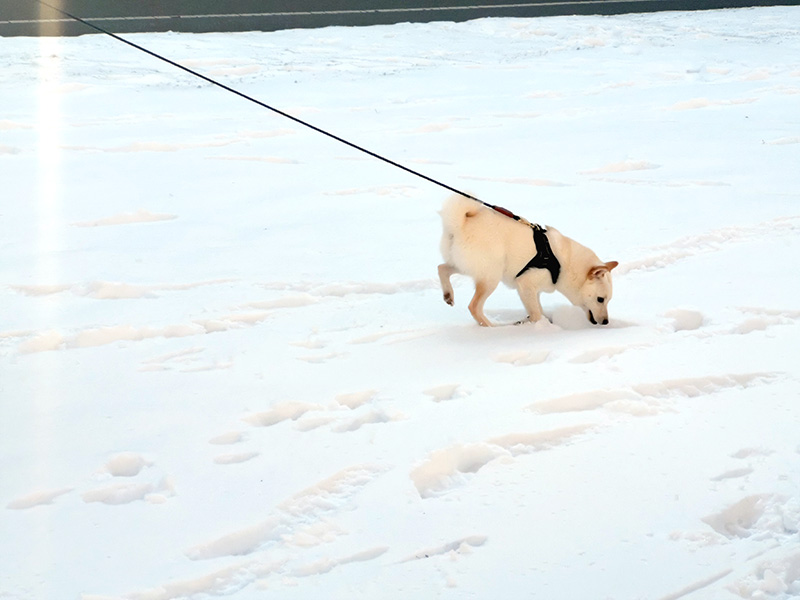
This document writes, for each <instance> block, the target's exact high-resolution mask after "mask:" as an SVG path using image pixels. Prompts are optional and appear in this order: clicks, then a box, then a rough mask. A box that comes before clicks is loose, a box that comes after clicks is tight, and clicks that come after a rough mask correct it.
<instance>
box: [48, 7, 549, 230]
mask: <svg viewBox="0 0 800 600" xmlns="http://www.w3.org/2000/svg"><path fill="white" fill-rule="evenodd" d="M36 1H37V2H38V3H39V4H41V5H42V6H45V7H47V8H49V9H50V10H53V11H55V12H57V13H59V14H61V15H63V16H65V17H67V18H69V19H72V20H74V21H77V22H78V23H82V24H83V25H86V26H87V27H89V28H91V29H94V30H95V31H97V32H99V33H102V34H104V35H107V36H109V37H111V38H114V39H115V40H117V41H118V42H122V43H123V44H126V45H128V46H130V47H132V48H135V49H136V50H139V51H140V52H144V53H145V54H148V55H150V56H152V57H153V58H156V59H158V60H160V61H162V62H165V63H167V64H168V65H171V66H173V67H175V68H177V69H180V70H181V71H185V72H186V73H189V74H190V75H193V76H194V77H197V78H198V79H202V80H203V81H205V82H207V83H210V84H212V85H215V86H217V87H218V88H221V89H223V90H225V91H226V92H230V93H231V94H234V95H235V96H239V97H240V98H243V99H244V100H248V101H249V102H252V103H253V104H256V105H257V106H260V107H261V108H265V109H267V110H269V111H272V112H273V113H275V114H277V115H280V116H281V117H284V118H286V119H289V120H290V121H293V122H295V123H297V124H298V125H302V126H303V127H307V128H308V129H311V130H312V131H316V132H317V133H321V134H322V135H324V136H327V137H329V138H331V139H333V140H336V141H337V142H339V143H341V144H344V145H345V146H349V147H350V148H352V149H354V150H358V151H359V152H362V153H364V154H366V155H368V156H371V157H372V158H376V159H378V160H380V161H383V162H385V163H387V164H389V165H391V166H393V167H396V168H398V169H400V170H402V171H405V172H406V173H410V174H411V175H415V176H416V177H419V178H420V179H424V180H425V181H428V182H429V183H433V184H434V185H438V186H439V187H442V188H444V189H446V190H448V191H450V192H453V193H456V194H458V195H460V196H464V197H465V198H469V199H470V200H474V201H475V202H479V203H480V204H483V205H484V206H486V207H488V208H490V209H492V210H494V211H495V212H498V213H500V214H502V215H505V216H506V217H509V218H511V219H514V220H515V221H518V222H520V223H522V224H523V225H527V226H528V227H530V228H531V229H533V230H534V231H536V229H537V228H538V229H542V228H541V227H540V226H539V225H536V224H534V223H531V222H530V221H528V220H527V219H525V218H524V217H520V216H518V215H515V214H514V213H512V212H511V211H510V210H508V209H505V208H503V207H501V206H495V205H494V204H489V203H488V202H484V201H483V200H481V199H480V198H476V197H475V196H473V195H472V194H468V193H466V192H464V191H462V190H459V189H457V188H455V187H453V186H450V185H447V184H446V183H443V182H441V181H439V180H438V179H434V178H433V177H430V176H428V175H425V174H424V173H420V172H419V171H416V170H414V169H412V168H410V167H407V166H405V165H403V164H401V163H399V162H397V161H394V160H392V159H390V158H387V157H385V156H382V155H381V154H378V153H377V152H373V151H372V150H368V149H367V148H364V147H363V146H359V145H358V144H355V143H353V142H351V141H349V140H346V139H345V138H343V137H340V136H338V135H335V134H333V133H331V132H329V131H326V130H325V129H322V128H321V127H317V126H316V125H313V124H311V123H309V122H308V121H304V120H302V119H299V118H298V117H295V116H293V115H290V114H289V113H287V112H284V111H282V110H280V109H278V108H275V107H274V106H270V105H269V104H267V103H266V102H262V101H261V100H258V99H257V98H254V97H252V96H249V95H247V94H245V93H244V92H240V91H239V90H237V89H235V88H232V87H230V86H228V85H225V84H224V83H220V82H219V81H217V80H215V79H212V78H211V77H208V76H206V75H203V74H202V73H199V72H198V71H195V70H194V69H190V68H189V67H186V66H184V65H182V64H180V63H178V62H175V61H174V60H170V59H169V58H166V57H165V56H162V55H161V54H158V53H157V52H153V51H152V50H148V49H147V48H145V47H144V46H141V45H139V44H136V43H134V42H132V41H130V40H128V39H125V38H124V37H122V36H119V35H117V34H116V33H112V32H111V31H109V30H108V29H105V28H103V27H100V26H99V25H96V24H95V23H92V22H91V21H87V20H86V19H82V18H81V17H78V16H76V15H73V14H72V13H69V12H67V11H65V10H63V9H61V8H58V7H56V6H53V5H52V4H48V3H47V2H45V1H44V0H36Z"/></svg>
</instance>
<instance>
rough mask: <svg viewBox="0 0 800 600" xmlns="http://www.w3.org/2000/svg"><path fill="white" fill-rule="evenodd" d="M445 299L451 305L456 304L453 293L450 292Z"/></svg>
mask: <svg viewBox="0 0 800 600" xmlns="http://www.w3.org/2000/svg"><path fill="white" fill-rule="evenodd" d="M444 301H445V303H447V304H449V305H450V306H454V305H455V300H453V294H450V293H449V292H448V293H447V294H445V295H444Z"/></svg>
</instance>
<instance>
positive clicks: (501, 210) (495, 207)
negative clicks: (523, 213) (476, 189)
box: [492, 206, 518, 221]
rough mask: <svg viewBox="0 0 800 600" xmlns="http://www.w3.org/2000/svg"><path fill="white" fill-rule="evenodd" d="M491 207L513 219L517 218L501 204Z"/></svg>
mask: <svg viewBox="0 0 800 600" xmlns="http://www.w3.org/2000/svg"><path fill="white" fill-rule="evenodd" d="M492 208H493V209H495V210H496V211H497V212H499V213H500V214H501V215H505V216H507V217H509V218H510V219H514V220H515V221H516V220H517V219H518V217H517V215H515V214H514V213H512V212H511V211H510V210H508V209H507V208H503V207H502V206H493V207H492Z"/></svg>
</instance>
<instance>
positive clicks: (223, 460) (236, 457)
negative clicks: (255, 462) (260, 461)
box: [214, 452, 261, 465]
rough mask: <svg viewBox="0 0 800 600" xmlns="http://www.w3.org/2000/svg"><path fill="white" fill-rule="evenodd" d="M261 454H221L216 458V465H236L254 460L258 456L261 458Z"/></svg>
mask: <svg viewBox="0 0 800 600" xmlns="http://www.w3.org/2000/svg"><path fill="white" fill-rule="evenodd" d="M260 454H261V453H260V452H240V453H238V454H237V453H230V454H220V455H219V456H215V457H214V463H216V464H218V465H234V464H239V463H243V462H247V461H248V460H252V459H254V458H255V457H257V456H260Z"/></svg>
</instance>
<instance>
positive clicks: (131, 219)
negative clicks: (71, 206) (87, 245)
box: [72, 210, 178, 227]
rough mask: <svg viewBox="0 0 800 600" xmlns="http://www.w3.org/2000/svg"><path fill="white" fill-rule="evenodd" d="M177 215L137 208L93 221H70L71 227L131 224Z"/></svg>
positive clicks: (167, 218)
mask: <svg viewBox="0 0 800 600" xmlns="http://www.w3.org/2000/svg"><path fill="white" fill-rule="evenodd" d="M177 218H178V215H169V214H158V213H151V212H148V211H146V210H139V211H137V212H135V213H124V214H121V215H114V216H111V217H104V218H102V219H97V220H95V221H82V222H80V223H72V226H73V227H108V226H110V225H131V224H136V223H156V222H159V221H172V220H173V219H177Z"/></svg>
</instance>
